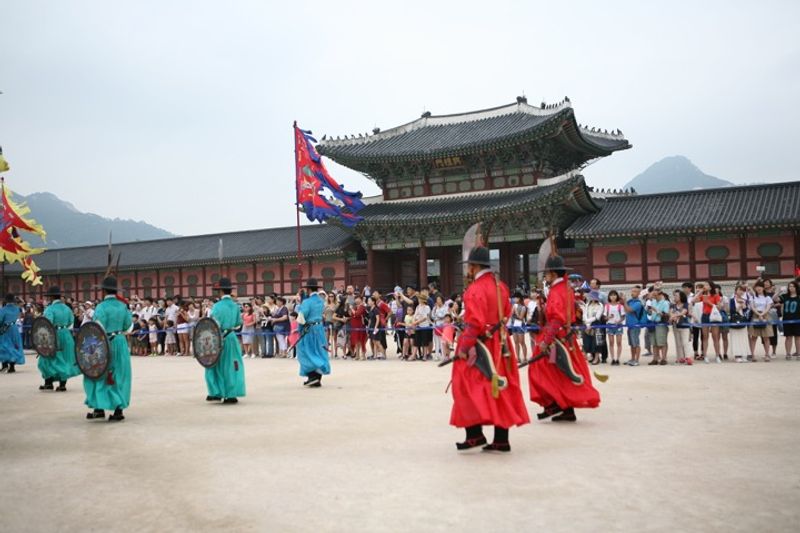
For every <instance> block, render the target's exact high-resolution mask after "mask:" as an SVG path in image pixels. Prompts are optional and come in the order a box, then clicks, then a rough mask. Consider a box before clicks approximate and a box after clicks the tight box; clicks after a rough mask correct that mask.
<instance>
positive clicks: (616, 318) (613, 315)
mask: <svg viewBox="0 0 800 533" xmlns="http://www.w3.org/2000/svg"><path fill="white" fill-rule="evenodd" d="M605 312H606V315H607V316H608V323H609V324H621V323H622V317H624V316H625V308H624V307H623V306H622V304H620V303H617V304H606V306H605Z"/></svg>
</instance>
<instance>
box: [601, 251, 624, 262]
mask: <svg viewBox="0 0 800 533" xmlns="http://www.w3.org/2000/svg"><path fill="white" fill-rule="evenodd" d="M606 261H608V264H609V265H624V264H625V263H627V262H628V254H626V253H625V252H621V251H616V252H608V255H606Z"/></svg>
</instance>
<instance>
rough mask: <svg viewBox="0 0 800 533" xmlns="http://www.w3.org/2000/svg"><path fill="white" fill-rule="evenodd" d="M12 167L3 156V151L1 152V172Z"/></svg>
mask: <svg viewBox="0 0 800 533" xmlns="http://www.w3.org/2000/svg"><path fill="white" fill-rule="evenodd" d="M10 168H11V167H9V166H8V162H6V160H5V159H4V158H3V154H2V152H0V172H7V171H8V169H10Z"/></svg>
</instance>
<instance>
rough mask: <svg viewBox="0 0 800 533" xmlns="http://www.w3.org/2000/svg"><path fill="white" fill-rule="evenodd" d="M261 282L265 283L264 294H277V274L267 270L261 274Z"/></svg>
mask: <svg viewBox="0 0 800 533" xmlns="http://www.w3.org/2000/svg"><path fill="white" fill-rule="evenodd" d="M261 280H262V281H263V282H264V289H263V290H264V294H265V295H267V294H273V293H274V292H275V283H274V281H275V272H273V271H271V270H265V271H264V272H263V273H262V274H261Z"/></svg>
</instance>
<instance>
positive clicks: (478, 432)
mask: <svg viewBox="0 0 800 533" xmlns="http://www.w3.org/2000/svg"><path fill="white" fill-rule="evenodd" d="M484 444H486V437H485V436H484V435H483V428H482V427H481V426H470V427H468V428H467V438H466V440H465V441H464V442H456V449H457V450H459V451H463V450H469V449H470V448H475V447H476V446H483V445H484Z"/></svg>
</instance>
